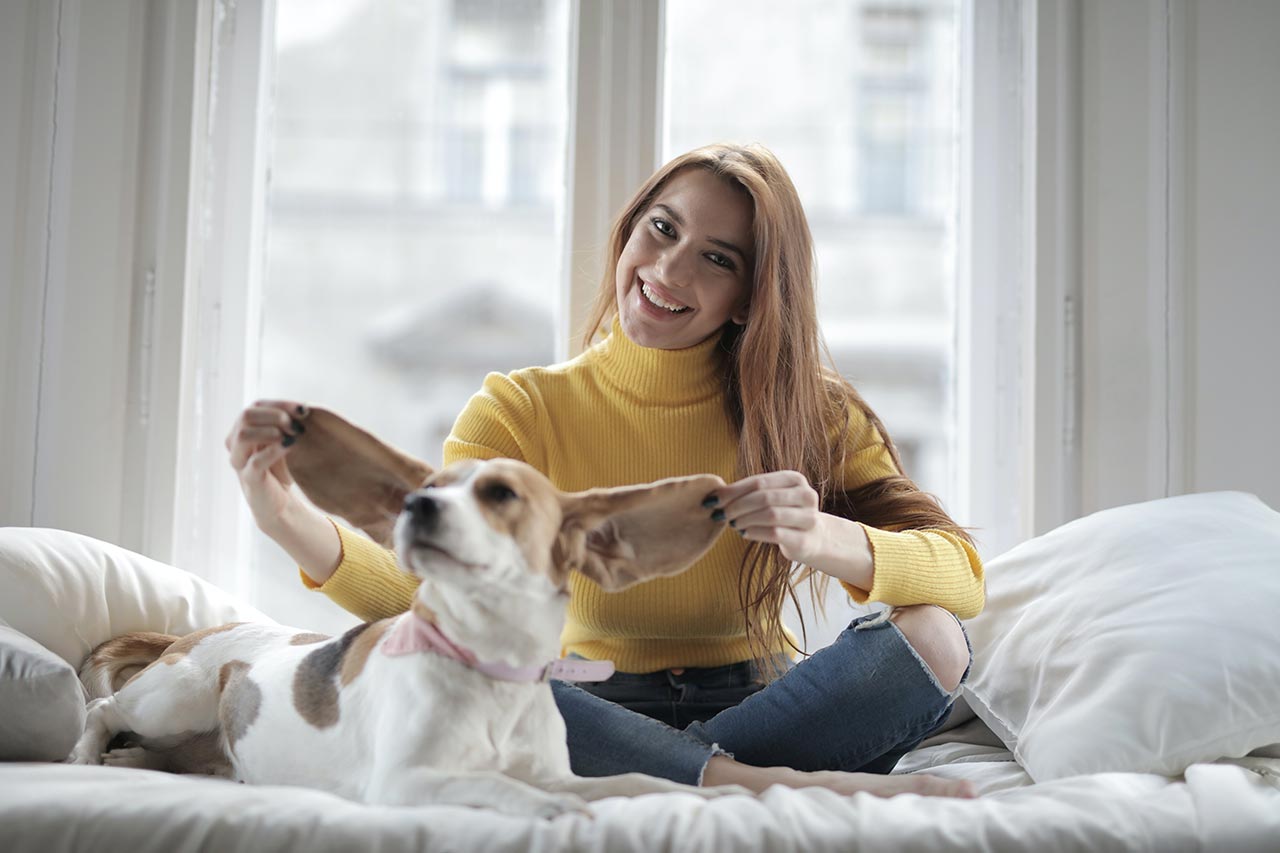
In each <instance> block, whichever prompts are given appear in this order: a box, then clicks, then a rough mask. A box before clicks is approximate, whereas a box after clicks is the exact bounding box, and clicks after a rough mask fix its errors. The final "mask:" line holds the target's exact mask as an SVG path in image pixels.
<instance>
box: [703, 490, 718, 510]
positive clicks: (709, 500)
mask: <svg viewBox="0 0 1280 853" xmlns="http://www.w3.org/2000/svg"><path fill="white" fill-rule="evenodd" d="M718 503H720V498H718V497H717V496H716V495H715V494H714V493H712V494H709V495H707V496H706V497H705V498H703V499H702V506H703V508H704V509H711V508H712V507H713V506H715V505H716V504H718Z"/></svg>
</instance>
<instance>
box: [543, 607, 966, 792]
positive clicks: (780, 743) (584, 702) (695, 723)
mask: <svg viewBox="0 0 1280 853" xmlns="http://www.w3.org/2000/svg"><path fill="white" fill-rule="evenodd" d="M966 642H967V638H966ZM968 674H969V673H968V670H967V669H966V671H965V677H966V678H967V677H968ZM551 686H552V691H553V692H554V694H555V698H556V703H557V704H558V705H559V708H560V713H561V715H563V717H564V719H565V726H566V728H567V730H568V744H569V760H570V764H571V765H572V767H573V772H574V773H576V774H577V775H579V776H611V775H614V774H618V773H631V772H639V773H647V774H649V775H651V776H660V777H662V778H665V779H671V780H674V781H677V782H683V783H685V784H690V785H696V784H698V782H699V781H700V779H701V776H702V769H703V767H705V765H706V763H707V760H708V759H710V758H711V756H712V755H715V754H717V753H728V754H730V755H732V756H733V757H734V758H736V759H737V760H738V761H741V762H744V763H746V764H754V765H757V766H762V767H768V766H779V765H781V766H788V767H793V768H795V769H797V770H846V771H861V772H869V773H888V772H889V771H890V770H892V769H893V767H894V765H895V764H897V763H898V759H899V758H901V757H902V756H903V755H904V754H906V752H907V751H909V750H910V749H911V748H912V747H914V746H915V745H916V744H918V743H919V742H920V741H922V740H924V738H925V737H926V736H927V735H928V734H929V733H930V732H931V731H932V730H933V729H934V728H936V727H937V726H938V725H940V724H941V723H942V720H943V719H944V718H945V716H946V714H947V711H948V710H949V709H950V708H951V703H952V701H953V699H954V697H955V692H952V693H948V692H947V691H945V690H943V689H942V686H941V685H940V684H939V683H938V681H937V679H936V678H935V677H934V675H933V673H932V672H931V671H930V670H929V668H928V666H927V665H926V664H925V663H924V661H923V660H921V659H920V656H919V655H918V654H916V652H915V650H914V649H913V648H911V646H910V645H909V644H908V643H907V640H906V638H905V637H904V636H903V635H902V632H901V631H900V630H898V626H897V625H895V624H894V623H893V622H891V621H889V619H888V618H887V612H886V613H879V614H870V615H867V616H863V617H860V618H858V619H855V620H854V621H853V622H851V623H850V624H849V627H848V628H846V629H845V630H844V631H843V632H842V633H841V634H840V636H839V637H837V638H836V640H835V641H834V642H833V643H832V644H831V645H830V646H828V647H827V648H825V649H822V650H821V651H819V652H817V653H815V654H814V655H812V656H811V657H809V658H807V659H804V660H802V661H800V662H799V663H797V664H795V665H794V666H792V667H791V668H790V669H789V670H788V671H787V672H786V673H785V674H784V675H782V676H781V677H780V678H778V679H776V680H775V681H774V682H773V683H772V684H769V685H768V686H764V685H763V683H762V682H761V681H760V679H759V678H758V674H757V673H756V671H755V668H754V666H753V665H752V664H751V663H750V662H744V663H736V664H731V665H729V666H723V667H713V668H706V669H698V668H689V669H687V670H685V672H684V673H682V674H681V675H675V674H673V673H671V672H670V671H668V670H663V671H660V672H656V673H645V674H636V673H616V674H615V675H614V676H613V677H612V678H610V679H609V680H608V681H604V682H601V683H599V684H583V685H582V686H577V685H573V684H568V683H565V682H562V681H553V682H552V683H551Z"/></svg>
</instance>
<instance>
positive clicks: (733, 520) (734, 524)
mask: <svg viewBox="0 0 1280 853" xmlns="http://www.w3.org/2000/svg"><path fill="white" fill-rule="evenodd" d="M737 521H738V519H736V518H731V519H729V526H730V527H732V528H733V529H734V530H737V529H738V525H737Z"/></svg>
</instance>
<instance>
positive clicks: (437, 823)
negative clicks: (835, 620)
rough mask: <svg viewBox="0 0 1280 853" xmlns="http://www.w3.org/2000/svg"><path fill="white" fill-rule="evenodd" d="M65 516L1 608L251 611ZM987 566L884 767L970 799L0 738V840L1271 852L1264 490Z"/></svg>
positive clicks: (38, 624)
mask: <svg viewBox="0 0 1280 853" xmlns="http://www.w3.org/2000/svg"><path fill="white" fill-rule="evenodd" d="M71 536H72V535H71V534H65V533H59V532H56V531H32V530H23V531H16V530H14V529H12V528H10V529H7V530H0V590H3V591H4V593H5V595H4V603H3V604H0V618H3V619H4V620H7V621H8V622H9V623H10V624H11V625H12V626H13V627H14V628H15V629H17V630H18V631H21V632H23V633H24V634H25V635H27V636H28V637H36V638H37V639H39V641H40V642H41V643H42V644H43V645H44V646H45V647H47V648H48V649H50V650H52V651H53V652H54V653H55V654H57V655H58V656H60V657H61V658H63V659H64V660H68V661H70V660H77V661H78V660H79V658H80V657H82V656H83V654H84V653H85V652H86V651H87V649H88V647H90V646H92V645H93V644H95V643H96V642H100V641H101V639H105V638H106V637H107V636H112V635H114V634H117V633H123V631H125V630H132V629H136V628H137V627H149V628H151V629H153V630H167V631H171V632H181V631H183V630H189V629H190V628H191V627H196V626H199V625H201V624H204V623H209V622H213V623H215V624H216V623H217V622H218V621H229V620H230V619H233V618H244V617H246V616H248V617H254V616H255V614H254V613H253V612H252V611H251V610H250V609H248V608H245V607H244V606H243V605H240V604H238V603H236V602H234V601H231V600H230V599H227V598H226V597H225V596H222V595H221V594H220V593H219V592H218V591H217V590H214V589H212V588H211V587H208V586H207V585H205V584H202V583H201V582H199V581H198V580H196V579H194V578H192V577H191V576H189V575H186V574H185V573H181V572H177V571H176V570H173V569H169V568H167V567H162V566H159V565H158V564H154V563H151V562H150V561H146V560H145V559H144V558H141V557H138V556H137V555H131V554H129V553H128V552H124V551H122V550H120V549H114V548H112V547H111V546H106V545H104V544H103V543H96V542H94V541H93V540H87V539H85V538H84V537H74V538H68V537H71ZM1171 537H1173V538H1174V539H1176V541H1171ZM1179 537H1180V538H1179ZM1143 542H1146V543H1147V544H1142V543H1143ZM988 568H989V572H990V573H989V576H988V609H987V611H986V612H985V613H984V615H983V616H981V617H979V618H978V619H976V620H973V622H971V623H967V626H968V628H969V631H970V635H971V637H972V638H973V640H974V646H975V665H974V672H973V675H972V677H971V680H970V682H969V684H968V686H967V687H966V691H965V699H966V700H967V703H966V704H965V705H964V706H963V707H961V708H960V709H959V712H958V713H957V714H956V715H953V716H954V717H955V718H956V719H957V720H962V721H963V720H964V719H965V717H967V716H968V715H969V714H972V713H977V714H978V716H977V717H973V718H970V719H968V720H967V721H963V722H961V723H960V724H959V725H958V726H955V727H954V728H951V729H950V730H948V731H944V732H943V733H941V734H938V735H935V736H934V737H933V738H931V739H930V740H927V741H925V742H924V743H923V744H921V745H920V746H919V747H918V748H917V749H916V750H914V751H913V752H911V753H910V754H908V755H907V756H905V757H904V758H903V760H902V761H901V762H900V764H899V766H898V768H897V770H896V771H895V772H899V773H907V772H921V771H928V772H930V773H935V774H938V775H943V776H947V777H952V778H964V779H969V780H972V781H973V782H974V784H975V785H976V786H977V788H978V790H979V792H980V796H979V797H978V798H977V799H975V800H967V801H966V800H946V799H934V798H921V797H917V796H913V795H905V796H899V797H896V798H893V799H889V800H884V799H877V798H874V797H870V796H867V795H859V796H857V797H852V798H843V797H839V796H836V795H834V794H831V793H830V792H827V791H822V790H816V789H808V790H803V791H795V790H789V789H785V788H773V789H771V790H770V791H768V792H766V793H765V794H764V795H762V796H760V797H759V798H749V797H727V798H723V799H719V800H713V801H703V800H701V799H698V798H696V797H689V796H685V795H669V794H668V795H652V796H645V797H639V798H635V799H631V800H622V799H611V800H605V801H603V802H600V803H597V804H595V806H594V807H593V809H594V816H593V817H587V816H584V815H570V816H566V817H561V818H558V819H556V820H554V821H537V820H524V819H517V818H510V817H504V816H501V815H497V814H493V813H489V812H485V811H482V810H471V809H461V808H454V807H438V806H436V807H433V806H423V807H420V808H375V807H368V806H362V805H359V804H355V803H352V802H349V801H345V800H342V799H340V798H338V797H335V796H332V795H328V794H324V793H321V792H318V791H312V790H306V789H300V788H286V787H257V786H246V785H239V784H234V783H230V782H225V781H222V780H215V779H207V778H197V777H179V776H172V775H168V774H162V773H157V772H152V771H144V770H127V769H118V768H102V767H79V766H71V765H63V764H54V763H39V762H0V849H3V850H4V851H41V853H44V851H49V853H56V851H64V850H94V849H99V850H129V851H138V853H144V852H145V851H153V850H154V851H166V853H167V851H175V850H196V849H200V850H216V851H233V850H294V849H298V850H306V851H309V853H310V852H311V851H322V850H351V849H377V850H380V851H395V850H402V849H403V850H441V851H445V850H449V851H469V850H512V851H516V850H519V851H524V850H562V849H563V850H607V851H628V850H646V851H648V850H708V851H710V850H715V851H719V850H735V851H737V850H761V851H788V850H796V851H819V850H851V849H860V848H866V849H873V850H877V851H880V850H885V851H888V850H911V851H934V850H996V851H1000V850H1037V851H1057V850H1090V851H1092V850H1151V851H1170V850H1212V851H1280V748H1277V746H1276V744H1277V743H1280V617H1277V616H1276V614H1277V613H1280V515H1278V514H1276V513H1275V512H1273V511H1272V510H1269V509H1267V508H1266V507H1265V506H1263V505H1262V504H1261V503H1260V502H1258V501H1257V499H1256V498H1252V496H1247V495H1240V494H1238V493H1220V494H1218V495H1203V496H1190V497H1185V498H1175V499H1169V500H1167V501H1157V502H1153V503H1151V504H1143V505H1138V506H1136V507H1126V508H1120V509H1118V510H1110V511H1108V512H1107V513H1101V514H1098V515H1095V516H1093V517H1090V518H1089V519H1083V520H1081V521H1078V522H1074V523H1073V525H1067V526H1066V527H1065V528H1061V529H1060V531H1055V532H1054V533H1051V534H1047V535H1046V536H1044V537H1040V538H1039V539H1038V540H1032V542H1030V543H1026V544H1025V545H1024V546H1020V547H1019V548H1018V549H1015V550H1014V551H1013V552H1010V554H1009V555H1006V556H1005V557H1002V558H1000V559H999V560H996V561H992V563H991V564H990V565H989V567H988ZM33 578H34V580H33ZM50 578H55V579H56V583H55V582H53V581H51V580H50ZM69 578H70V579H69ZM1180 579H1181V580H1180ZM1188 581H1189V582H1194V583H1198V584H1199V585H1198V586H1197V587H1196V592H1195V594H1194V595H1188V591H1187V588H1186V587H1185V583H1184V582H1188ZM1209 581H1211V582H1209ZM1241 584H1243V585H1244V587H1243V588H1242V587H1241ZM1135 585H1140V586H1141V589H1140V595H1137V596H1130V597H1129V599H1126V598H1125V594H1124V592H1123V591H1124V590H1128V589H1131V588H1133V587H1134V586H1135ZM121 590H124V592H123V593H122V592H121ZM50 596H52V598H51V599H50V600H51V601H53V605H52V607H51V608H50V607H45V609H44V610H41V606H44V605H43V604H42V602H44V599H46V598H50ZM55 599H56V600H55ZM103 601H108V603H109V605H110V606H108V607H103V606H102V605H103ZM175 601H180V602H181V606H180V607H179V606H174V605H173V604H172V602H175ZM166 602H168V604H166ZM1178 607H1182V608H1183V610H1181V611H1179V610H1177V608H1178ZM1152 614H1159V615H1160V617H1161V618H1160V619H1159V620H1158V621H1157V620H1153V618H1152ZM1135 626H1136V627H1135ZM1138 629H1140V630H1138ZM1135 638H1138V639H1140V640H1141V643H1139V645H1137V646H1126V643H1129V644H1132V643H1135V642H1137V641H1138V640H1136V639H1135ZM1153 638H1154V639H1153ZM1099 644H1103V645H1099ZM1143 644H1145V645H1143ZM1161 655H1163V656H1164V657H1163V658H1161V657H1160V656H1161ZM970 706H971V707H972V710H971V711H968V712H967V713H965V712H966V709H967V708H969V707H970ZM7 710H8V709H7V708H6V711H7ZM851 724H856V721H851ZM996 732H999V734H998V735H997V733H996ZM1228 756H1235V757H1228Z"/></svg>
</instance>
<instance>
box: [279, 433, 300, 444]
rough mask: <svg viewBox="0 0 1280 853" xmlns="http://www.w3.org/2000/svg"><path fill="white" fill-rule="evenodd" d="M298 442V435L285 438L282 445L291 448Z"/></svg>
mask: <svg viewBox="0 0 1280 853" xmlns="http://www.w3.org/2000/svg"><path fill="white" fill-rule="evenodd" d="M297 440H298V437H297V436H296V435H286V436H285V437H284V441H282V442H280V443H281V444H283V445H284V446H285V447H289V446H291V445H292V444H293V443H294V442H295V441H297Z"/></svg>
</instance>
